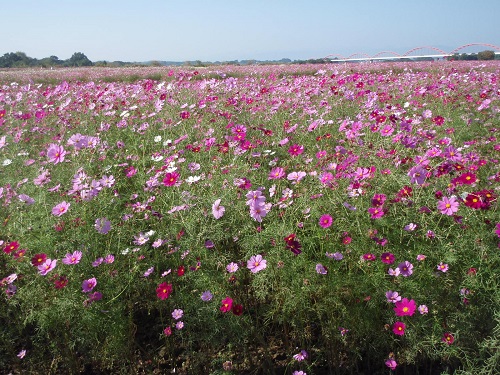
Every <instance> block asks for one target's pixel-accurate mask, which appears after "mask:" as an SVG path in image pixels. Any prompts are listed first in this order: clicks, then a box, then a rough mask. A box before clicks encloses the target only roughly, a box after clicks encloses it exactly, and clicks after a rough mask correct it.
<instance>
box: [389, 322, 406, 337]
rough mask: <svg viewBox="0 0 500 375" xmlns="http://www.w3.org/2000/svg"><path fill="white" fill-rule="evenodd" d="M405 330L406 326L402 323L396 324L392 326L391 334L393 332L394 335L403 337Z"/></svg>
mask: <svg viewBox="0 0 500 375" xmlns="http://www.w3.org/2000/svg"><path fill="white" fill-rule="evenodd" d="M405 329H406V324H404V323H403V322H396V323H394V325H393V326H392V332H394V334H395V335H398V336H403V335H404V334H405Z"/></svg>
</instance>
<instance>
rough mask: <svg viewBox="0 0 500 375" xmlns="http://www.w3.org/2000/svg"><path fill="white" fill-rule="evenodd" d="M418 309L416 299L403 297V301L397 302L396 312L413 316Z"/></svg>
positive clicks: (399, 314)
mask: <svg viewBox="0 0 500 375" xmlns="http://www.w3.org/2000/svg"><path fill="white" fill-rule="evenodd" d="M416 309H417V304H416V303H415V301H414V300H408V298H403V299H402V300H401V301H398V302H396V307H395V308H394V312H395V313H396V316H412V315H413V314H414V313H415V310H416Z"/></svg>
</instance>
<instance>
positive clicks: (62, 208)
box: [52, 201, 71, 216]
mask: <svg viewBox="0 0 500 375" xmlns="http://www.w3.org/2000/svg"><path fill="white" fill-rule="evenodd" d="M70 205H71V204H70V203H67V202H65V201H63V202H61V203H59V204H58V205H56V206H54V207H53V208H52V215H54V216H62V215H63V214H65V213H66V212H68V209H69V206H70Z"/></svg>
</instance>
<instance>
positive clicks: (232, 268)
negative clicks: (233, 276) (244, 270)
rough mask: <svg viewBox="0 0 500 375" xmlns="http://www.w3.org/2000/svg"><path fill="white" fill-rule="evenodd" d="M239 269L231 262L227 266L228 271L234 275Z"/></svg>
mask: <svg viewBox="0 0 500 375" xmlns="http://www.w3.org/2000/svg"><path fill="white" fill-rule="evenodd" d="M238 269H239V267H238V265H237V264H236V263H234V262H231V263H229V264H228V265H227V266H226V271H227V272H229V273H234V272H236V271H238Z"/></svg>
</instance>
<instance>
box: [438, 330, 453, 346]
mask: <svg viewBox="0 0 500 375" xmlns="http://www.w3.org/2000/svg"><path fill="white" fill-rule="evenodd" d="M441 341H442V342H445V343H447V344H448V345H451V344H453V343H454V342H455V337H453V335H452V334H451V333H450V332H445V333H444V334H443V338H442V339H441Z"/></svg>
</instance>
